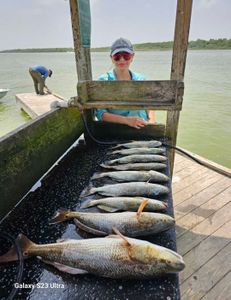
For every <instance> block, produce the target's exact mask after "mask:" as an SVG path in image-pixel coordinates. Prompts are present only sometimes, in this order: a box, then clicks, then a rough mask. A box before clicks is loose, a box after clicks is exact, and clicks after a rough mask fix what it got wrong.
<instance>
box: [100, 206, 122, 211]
mask: <svg viewBox="0 0 231 300" xmlns="http://www.w3.org/2000/svg"><path fill="white" fill-rule="evenodd" d="M97 207H98V208H99V209H101V210H104V211H108V212H115V211H118V210H119V209H118V208H116V207H109V206H106V205H98V206H97Z"/></svg>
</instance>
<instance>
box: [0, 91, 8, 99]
mask: <svg viewBox="0 0 231 300" xmlns="http://www.w3.org/2000/svg"><path fill="white" fill-rule="evenodd" d="M8 92H9V89H0V99H1V98H3V97H4V96H5V95H6V94H7V93H8Z"/></svg>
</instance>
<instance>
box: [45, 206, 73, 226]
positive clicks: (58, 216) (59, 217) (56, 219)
mask: <svg viewBox="0 0 231 300" xmlns="http://www.w3.org/2000/svg"><path fill="white" fill-rule="evenodd" d="M69 212H70V210H65V209H59V210H57V211H56V212H55V214H54V216H53V217H52V218H51V220H50V221H49V224H56V223H60V222H63V221H66V220H68V219H69V217H68V214H69Z"/></svg>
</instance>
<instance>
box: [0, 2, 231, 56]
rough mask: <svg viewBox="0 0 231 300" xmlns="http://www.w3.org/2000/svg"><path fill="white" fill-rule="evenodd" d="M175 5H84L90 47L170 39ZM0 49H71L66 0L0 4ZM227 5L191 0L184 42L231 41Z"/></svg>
mask: <svg viewBox="0 0 231 300" xmlns="http://www.w3.org/2000/svg"><path fill="white" fill-rule="evenodd" d="M176 2H177V1H176V0H162V1H161V0H126V1H125V0H90V4H91V22H92V34H91V46H92V47H101V46H110V45H111V44H112V42H113V41H114V40H115V39H117V38H119V37H125V38H128V39H130V40H131V41H132V43H142V42H161V41H170V40H173V35H174V23H175V13H176ZM0 4H1V6H0V7H1V11H0V50H6V49H16V48H51V47H73V38H72V29H71V18H70V8H69V1H68V0H7V1H6V0H0ZM230 13H231V1H230V0H194V1H193V10H192V19H191V28H190V36H189V40H196V39H199V38H200V39H210V38H213V39H217V38H229V39H230V38H231V21H230Z"/></svg>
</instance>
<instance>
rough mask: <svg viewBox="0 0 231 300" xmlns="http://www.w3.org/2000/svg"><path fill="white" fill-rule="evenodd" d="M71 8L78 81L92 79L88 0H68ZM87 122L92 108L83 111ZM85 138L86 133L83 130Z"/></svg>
mask: <svg viewBox="0 0 231 300" xmlns="http://www.w3.org/2000/svg"><path fill="white" fill-rule="evenodd" d="M69 1H70V10H71V22H72V31H73V39H74V48H75V60H76V69H77V75H78V82H81V81H85V80H92V70H91V54H90V38H91V16H90V3H89V0H69ZM73 99H74V105H76V106H78V105H77V98H76V97H75V98H73ZM84 116H85V118H86V119H87V123H88V124H89V126H90V124H91V123H92V122H93V120H92V110H87V111H85V112H84ZM84 137H85V139H86V140H88V139H87V137H88V135H87V132H86V131H84Z"/></svg>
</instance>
